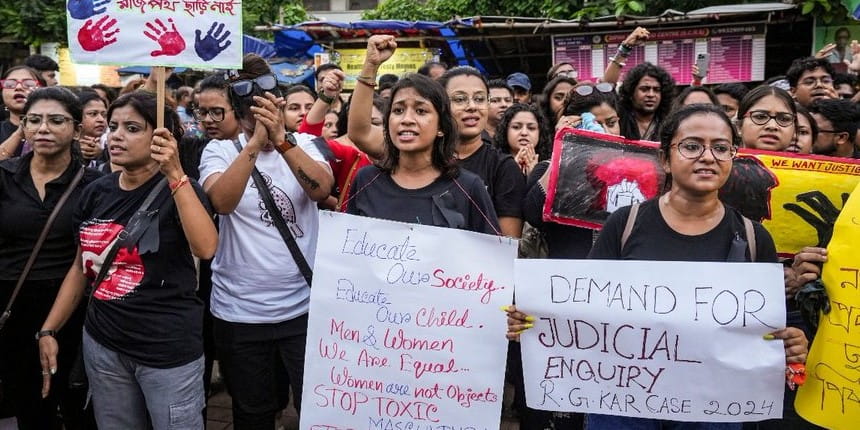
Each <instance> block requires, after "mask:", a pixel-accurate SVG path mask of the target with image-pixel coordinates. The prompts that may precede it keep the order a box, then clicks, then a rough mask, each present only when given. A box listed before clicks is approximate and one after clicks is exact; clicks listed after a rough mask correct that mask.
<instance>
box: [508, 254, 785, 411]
mask: <svg viewBox="0 0 860 430" xmlns="http://www.w3.org/2000/svg"><path fill="white" fill-rule="evenodd" d="M515 267H516V285H517V291H516V292H517V308H518V309H519V310H521V311H523V312H525V313H526V314H528V315H531V316H533V317H535V318H536V321H535V322H534V327H533V328H531V329H529V330H526V331H525V332H523V334H522V335H521V336H520V343H521V348H522V357H523V369H524V374H523V376H524V379H525V384H526V402H527V403H528V406H529V407H532V408H537V409H543V410H551V411H569V412H585V413H592V414H603V415H623V416H630V417H642V418H659V419H666V420H674V421H708V422H741V421H761V420H765V419H771V418H780V417H781V416H782V399H783V387H784V385H785V383H784V380H785V352H784V350H783V345H782V342H781V341H766V340H763V339H762V336H763V335H765V334H767V333H770V332H772V331H774V330H776V329H778V328H781V327H784V326H785V297H784V292H783V273H782V266H780V265H778V264H764V263H704V262H674V261H673V262H669V261H665V262H662V261H607V260H525V259H520V260H517V261H516V265H515Z"/></svg>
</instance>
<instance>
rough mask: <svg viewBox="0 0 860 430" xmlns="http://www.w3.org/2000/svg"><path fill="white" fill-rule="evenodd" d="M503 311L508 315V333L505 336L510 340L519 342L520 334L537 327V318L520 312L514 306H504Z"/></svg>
mask: <svg viewBox="0 0 860 430" xmlns="http://www.w3.org/2000/svg"><path fill="white" fill-rule="evenodd" d="M502 310H503V311H505V313H507V314H508V333H507V334H506V335H505V337H507V338H508V340H513V341H515V342H519V341H520V334H521V333H522V332H524V331H526V330H528V329H530V328H532V327H534V326H535V325H534V324H533V322H534V320H535V318H534V317H533V316H529V315H526V314H524V313H522V312H520V311H518V310H517V307H516V306H514V305H510V306H502Z"/></svg>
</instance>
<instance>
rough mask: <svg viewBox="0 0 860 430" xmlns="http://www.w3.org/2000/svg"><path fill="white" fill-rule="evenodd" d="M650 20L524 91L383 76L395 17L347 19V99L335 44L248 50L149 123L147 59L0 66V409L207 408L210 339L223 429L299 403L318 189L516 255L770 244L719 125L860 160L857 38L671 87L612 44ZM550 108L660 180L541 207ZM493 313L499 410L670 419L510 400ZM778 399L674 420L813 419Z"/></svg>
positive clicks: (577, 423) (517, 379) (538, 419)
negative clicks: (589, 74) (736, 178)
mask: <svg viewBox="0 0 860 430" xmlns="http://www.w3.org/2000/svg"><path fill="white" fill-rule="evenodd" d="M648 37H649V33H648V31H647V30H646V29H644V28H637V29H636V30H634V31H633V32H632V33H631V34H630V35H629V36H628V37H627V38H626V39H625V40H624V42H623V43H622V44H621V45H620V47H619V49H618V52H617V53H616V54H615V56H614V57H613V58H612V59H611V61H610V63H609V64H608V67H607V69H606V72H605V75H604V76H603V78H602V79H599V80H596V81H582V80H578V79H577V71H576V70H575V68H574V67H573V66H572V65H571V64H567V63H560V64H556V65H554V66H553V67H552V68H551V69H550V70H549V71H547V74H546V78H547V84H546V85H545V86H544V88H543V91H542V92H539V91H537V88H534V87H533V86H532V83H531V80H530V78H529V76H528V75H526V74H524V73H520V72H517V73H513V74H511V75H509V76H506V77H501V78H497V79H491V80H488V79H487V78H488V77H487V76H485V75H483V74H482V73H481V72H479V71H478V70H477V69H474V68H472V67H468V66H460V67H453V68H450V69H449V68H448V67H447V66H446V65H445V64H442V63H438V62H432V63H427V64H426V65H424V66H423V67H421V68H420V69H419V70H418V71H417V73H412V74H407V75H404V76H395V75H381V76H379V73H378V72H379V69H380V66H381V65H382V64H383V63H385V62H386V61H387V60H388V59H389V58H391V56H392V54H393V53H394V52H395V50H396V49H397V43H396V40H395V38H394V37H393V36H382V35H377V36H372V37H370V38H369V39H368V43H367V55H366V57H365V60H364V64H363V66H362V68H361V70H360V73H359V75H358V77H357V78H356V82H355V89H354V90H353V92H352V93H351V95H350V96H349V97H347V95H346V94H345V93H344V92H343V86H344V81H345V79H346V75H345V74H344V72H343V71H342V70H341V69H340V68H339V67H338V66H336V65H333V64H327V65H323V66H321V67H319V68H317V70H316V74H315V78H316V79H315V81H316V82H315V85H314V88H313V89H312V88H309V87H307V86H304V85H295V86H292V87H289V88H283V87H281V86H280V85H279V84H278V82H277V79H276V77H275V75H274V74H273V73H272V71H271V69H270V68H269V66H268V64H267V63H266V61H265V60H263V59H262V58H260V57H259V56H256V55H254V54H249V55H246V56H245V58H244V60H243V65H242V68H241V69H240V70H234V71H226V72H223V71H219V72H216V73H212V74H210V75H208V76H207V77H206V78H205V79H203V80H202V81H200V82H199V83H198V84H197V85H196V86H194V87H180V88H178V89H176V90H175V92H174V93H173V94H172V96H171V97H168V100H167V106H166V108H165V111H164V112H163V115H164V124H163V126H161V127H158V124H157V123H156V117H157V116H158V115H157V114H158V112H156V110H157V107H156V106H157V103H156V96H155V92H154V90H155V87H156V85H155V82H154V80H153V79H152V77H150V78H149V79H141V80H136V81H133V82H130V83H129V84H128V85H126V86H125V87H124V88H123V89H122V90H121V91H120V92H119V94H115V91H114V89H112V88H109V87H106V86H104V85H94V86H92V87H91V88H74V91H72V90H70V89H67V88H63V87H60V86H57V77H56V74H57V71H58V67H57V65H56V63H54V62H53V61H52V60H50V59H49V58H47V57H42V56H33V57H31V58H30V59H28V60H27V63H26V64H25V65H21V66H16V67H12V68H10V69H8V70H6V71H5V72H4V73H3V74H2V80H0V83H2V101H3V106H4V107H5V113H6V115H5V119H4V120H3V122H2V123H0V305H2V306H4V307H5V306H6V304H7V303H12V307H11V310H12V312H11V314H10V315H7V317H8V320H6V318H5V317H4V319H3V323H4V324H0V381H2V386H0V390H2V391H0V392H2V396H0V399H2V400H0V402H2V407H0V412H4V413H6V416H14V417H16V418H17V425H18V428H19V429H21V430H28V429H55V428H61V426H64V427H65V428H66V429H85V428H96V426H98V427H101V428H105V429H126V428H127V429H145V428H155V429H168V428H183V429H184V428H189V429H197V428H203V426H204V425H205V404H206V399H207V396H208V395H210V391H211V390H210V389H209V381H210V380H211V369H212V361H213V359H217V360H218V363H219V366H220V369H221V372H222V374H223V376H224V380H225V383H226V387H227V390H228V392H229V394H230V396H231V397H232V409H233V419H234V428H236V429H271V428H273V426H274V425H275V422H276V416H277V415H278V413H279V411H281V410H282V409H283V408H284V407H285V405H286V404H287V402H288V401H289V400H290V398H291V397H292V401H293V404H294V405H295V406H296V408H297V409H298V410H299V412H300V406H301V394H302V383H303V373H304V372H303V370H304V366H305V363H304V359H305V343H306V335H307V324H308V312H309V297H310V290H309V282H310V276H309V271H310V270H311V269H312V267H313V263H314V261H313V259H314V255H315V249H316V246H317V244H316V241H317V236H318V230H319V225H318V217H317V212H318V211H320V210H334V211H343V212H347V213H351V214H355V215H361V216H368V217H375V218H383V219H390V220H397V221H402V222H408V223H419V224H426V225H433V226H440V227H448V228H457V229H464V230H471V231H475V232H481V233H486V234H493V235H504V236H509V237H515V238H522V241H521V256H522V257H528V258H554V259H584V258H595V259H637V260H668V261H735V262H744V261H757V262H777V261H778V259H777V255H776V250H775V247H774V243H773V240H772V239H771V236H770V234H769V233H768V232H767V231H766V230H765V229H764V228H763V227H762V226H761V224H759V223H758V222H756V221H758V220H753V221H752V222H750V221H749V220H747V219H746V218H745V217H744V216H743V215H741V213H740V212H739V211H738V210H737V209H736V208H734V207H733V206H732V205H731V203H732V202H726V203H724V202H723V201H721V194H720V189H721V188H722V187H723V185H725V184H726V182H727V181H728V177H729V173H730V172H731V169H732V165H733V160H734V157H735V155H736V154H737V152H738V149H739V148H752V149H757V150H764V151H773V152H790V153H797V154H818V155H826V156H831V157H843V158H858V157H860V152H858V143H860V142H858V141H860V139H858V133H857V128H858V123H860V109H858V104H857V101H858V95H857V93H856V89H857V74H856V73H857V72H858V71H860V55H853V58H854V59H857V60H856V61H853V62H851V63H850V64H847V69H848V71H849V72H850V74H837V73H835V71H834V68H833V66H832V64H831V63H830V61H829V60H828V58H830V57H832V53H833V52H832V51H833V49H835V48H834V47H833V46H828V47H825V48H824V49H823V50H822V51H819V52H818V53H817V54H816V55H815V56H812V57H806V58H798V59H797V60H795V61H794V62H793V63H792V64H791V67H790V68H789V69H788V70H787V71H786V72H785V74H784V75H783V76H775V77H772V78H771V79H768V81H767V82H765V83H762V84H761V85H758V86H752V85H747V84H743V83H728V84H721V85H713V86H703V85H701V80H702V78H703V76H698V71H697V70H692V71H691V73H693V74H694V76H695V78H696V79H695V80H694V83H695V85H692V86H689V87H687V88H684V89H680V88H678V87H677V86H676V85H675V82H674V80H673V78H672V77H671V76H670V74H669V73H667V72H666V70H664V69H663V68H661V67H660V66H657V65H654V64H650V63H643V64H627V59H628V57H629V56H630V53H631V52H632V50H633V49H635V48H636V47H637V46H639V45H641V44H643V43H645V42H646V41H647V40H648ZM840 49H842V50H846V49H847V50H848V51H850V53H852V54H856V53H858V52H860V45H858V44H857V43H856V42H854V43H852V44H851V45H850V46H841V47H840ZM843 56H845V55H844V53H843ZM625 69H629V70H625ZM622 71H623V72H624V73H623V76H624V77H623V79H621V80H619V77H620V76H621V74H622ZM565 127H573V128H581V129H585V130H590V131H593V132H597V133H606V134H610V135H620V136H623V137H626V138H629V139H642V140H652V141H657V142H659V143H660V150H659V157H660V162H661V164H662V166H663V168H664V170H665V171H666V173H667V178H670V179H669V180H668V181H667V184H665V192H663V193H661V194H660V196H659V197H657V198H655V199H652V200H649V201H647V202H644V203H642V204H641V205H639V206H636V207H633V208H631V207H626V208H621V209H619V210H617V211H615V212H614V213H613V214H612V215H611V216H610V217H609V219H608V220H607V222H606V225H605V226H604V228H603V230H602V231H601V232H600V234H599V235H598V236H597V237H596V238H595V235H594V234H593V232H592V231H591V230H587V229H583V228H577V227H572V226H566V225H561V224H556V223H552V222H548V221H545V220H544V219H543V217H542V212H543V206H544V202H545V201H546V198H547V193H546V189H547V185H548V181H549V176H550V171H551V168H550V163H549V160H550V158H551V156H552V151H553V140H554V139H553V136H554V135H555V132H556V131H557V130H561V129H562V128H565ZM748 235H753V236H754V237H750V236H748ZM737 237H741V238H742V239H743V241H744V243H748V244H750V245H749V247H740V248H738V247H736V246H733V241H734V240H736V238H737ZM808 245H809V246H808V247H807V248H805V249H804V250H803V251H802V252H800V253H798V254H797V255H796V256H795V257H794V259H789V260H787V261H783V264H784V267H785V269H784V270H785V289H786V291H785V297H786V302H785V306H786V309H787V311H788V312H787V314H788V321H786V328H784V329H781V330H777V331H774V332H773V333H771V336H770V338H773V339H776V340H777V341H781V342H783V343H784V346H785V358H786V364H787V365H788V364H792V363H804V362H805V359H806V354H807V352H808V345H809V342H810V340H811V339H813V337H814V332H813V331H811V330H810V329H809V327H808V326H807V325H806V324H805V323H804V322H803V320H802V319H801V318H800V317H799V310H798V309H799V304H798V303H797V301H796V299H795V295H796V293H797V291H798V290H799V289H800V288H801V287H802V286H804V284H806V283H808V282H811V281H814V280H815V279H817V278H818V276H819V274H820V270H821V263H823V262H824V261H826V260H827V253H826V251H825V249H824V247H826V245H827V244H826V243H824V242H820V243H810V244H808ZM507 312H508V324H509V333H508V337H509V338H510V339H512V340H513V342H511V344H510V348H509V351H508V372H507V379H508V381H509V382H510V383H511V384H512V385H513V386H514V392H515V396H514V401H513V405H512V406H511V407H509V408H507V409H506V410H505V411H504V413H506V414H509V415H512V416H515V417H516V418H517V419H518V420H519V422H520V428H522V429H536V430H543V429H555V428H566V429H576V428H583V427H584V428H588V429H623V428H636V429H661V428H674V427H671V425H672V423H670V422H664V421H659V420H646V419H637V418H624V417H613V416H601V415H593V414H592V415H587V416H585V417H583V416H581V415H579V414H569V413H561V412H551V411H538V410H533V409H530V408H528V407H526V405H525V394H524V389H523V377H522V364H521V357H520V351H519V347H518V344H517V343H516V342H515V341H516V339H517V338H518V336H519V333H520V332H522V330H525V329H528V328H530V327H531V323H530V322H529V321H531V319H530V318H529V317H528V316H527V315H524V314H522V313H521V312H519V311H517V310H516V308H515V306H511V307H509V308H508V309H507ZM502 335H503V334H502V333H500V334H499V336H502ZM34 337H35V340H34ZM739 377H742V375H739ZM691 389H693V388H691ZM87 392H89V393H91V397H90V396H87ZM792 397H793V393H792V392H791V391H790V390H786V398H787V399H788V401H786V403H785V405H786V406H785V408H786V410H785V412H784V418H782V419H780V420H771V421H765V422H760V423H745V424H740V423H725V424H720V423H707V424H705V423H702V424H697V423H687V424H686V427H683V428H687V429H699V428H701V429H705V428H707V429H741V428H744V429H811V428H816V427H815V426H813V425H812V424H809V423H807V422H805V421H804V420H803V419H802V418H800V417H799V416H798V415H797V414H796V413H794V411H793V407H792V402H791V401H790V400H791V398H792ZM88 400H89V401H88ZM679 428H680V427H679Z"/></svg>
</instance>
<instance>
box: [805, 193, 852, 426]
mask: <svg viewBox="0 0 860 430" xmlns="http://www.w3.org/2000/svg"><path fill="white" fill-rule="evenodd" d="M858 242H860V186H858V187H857V188H855V189H854V192H853V193H852V195H851V198H850V199H848V202H847V203H846V204H845V208H844V209H843V210H842V213H841V214H840V215H839V218H838V219H837V220H836V226H835V228H834V230H833V240H832V241H830V245H829V246H828V247H827V263H825V264H824V268H823V272H822V281H823V282H824V285H825V288H826V289H827V296H828V298H829V300H830V312H829V313H827V314H824V315H821V317H820V318H819V325H818V331H817V332H816V334H815V341H814V342H813V343H812V348H811V350H810V351H809V357H808V358H807V361H806V373H807V377H806V383H805V384H804V385H803V386H802V387H801V388H800V391H799V392H798V393H797V398H796V399H795V402H794V407H795V409H796V410H797V412H798V413H799V414H800V415H801V416H802V417H803V418H806V420H807V421H810V422H812V423H814V424H818V425H820V426H822V427H825V428H828V429H835V430H849V429H856V428H857V426H858V423H860V294H858V288H860V279H858V273H860V254H858V253H857V243H858Z"/></svg>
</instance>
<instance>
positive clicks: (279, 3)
mask: <svg viewBox="0 0 860 430" xmlns="http://www.w3.org/2000/svg"><path fill="white" fill-rule="evenodd" d="M281 19H283V22H282V21H281ZM308 19H310V17H309V16H308V13H307V11H305V7H304V5H302V2H301V0H245V1H243V2H242V27H243V28H242V29H243V31H244V33H245V34H252V35H254V36H257V37H261V38H265V39H271V38H272V32H270V31H263V32H258V31H254V27H255V26H257V25H271V24H285V25H290V24H298V23H300V22H304V21H307V20H308Z"/></svg>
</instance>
